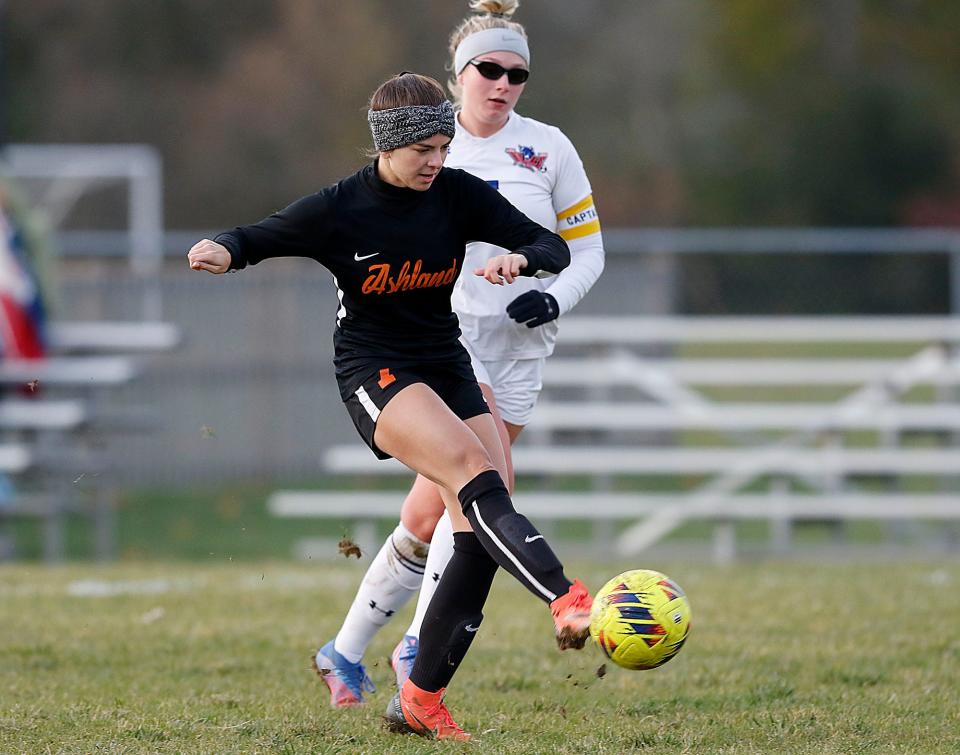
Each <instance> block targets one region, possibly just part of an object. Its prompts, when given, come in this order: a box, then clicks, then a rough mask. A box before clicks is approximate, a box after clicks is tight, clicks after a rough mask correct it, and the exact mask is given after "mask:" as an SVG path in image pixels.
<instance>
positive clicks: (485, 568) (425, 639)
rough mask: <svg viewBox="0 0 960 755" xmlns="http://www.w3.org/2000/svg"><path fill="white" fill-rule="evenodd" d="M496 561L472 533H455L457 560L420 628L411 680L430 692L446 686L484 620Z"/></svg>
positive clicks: (448, 568) (445, 574)
mask: <svg viewBox="0 0 960 755" xmlns="http://www.w3.org/2000/svg"><path fill="white" fill-rule="evenodd" d="M496 573H497V562H496V561H494V560H493V559H492V558H490V556H489V555H488V554H487V551H486V549H485V548H484V547H483V545H481V543H480V541H479V540H478V539H477V536H476V535H474V534H473V533H472V532H454V533H453V556H452V557H451V558H450V561H449V563H448V564H447V566H446V568H445V569H444V570H443V576H442V577H441V578H440V584H438V585H437V591H436V592H435V593H434V594H433V597H432V598H431V599H430V605H429V606H428V607H427V613H426V615H425V616H424V617H423V625H422V627H421V629H420V648H419V650H418V651H417V659H416V661H414V663H413V670H412V671H411V672H410V681H412V682H413V683H414V684H416V685H417V686H418V687H419V688H420V689H422V690H425V691H427V692H436V691H437V690H439V689H442V688H443V687H446V686H447V685H448V684H449V683H450V680H451V679H452V678H453V675H454V674H455V673H456V672H457V668H458V667H459V666H460V662H461V661H463V658H464V656H466V654H467V650H469V649H470V643H471V642H473V638H474V637H475V636H476V634H477V629H479V628H480V622H481V621H483V613H482V611H483V604H484V603H486V602H487V595H489V594H490V585H492V584H493V577H494V575H495V574H496Z"/></svg>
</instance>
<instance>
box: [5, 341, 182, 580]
mask: <svg viewBox="0 0 960 755" xmlns="http://www.w3.org/2000/svg"><path fill="white" fill-rule="evenodd" d="M179 340H180V334H179V330H178V329H177V328H176V327H174V326H172V325H170V324H167V323H158V322H144V323H139V322H85V323H81V322H71V323H62V324H61V323H53V324H52V325H51V327H50V338H49V346H50V350H51V355H50V356H49V357H46V358H42V359H5V360H3V361H0V391H2V392H3V393H4V396H6V397H4V398H2V399H0V438H2V439H3V442H2V443H0V472H2V473H4V474H6V475H7V476H8V477H9V478H10V479H11V480H12V481H13V482H14V490H13V492H12V493H8V495H7V499H5V500H2V501H0V523H2V522H4V521H7V522H9V521H12V520H14V519H23V518H29V519H34V520H39V521H40V523H41V525H42V530H43V536H42V541H43V557H44V560H46V561H59V560H61V559H63V558H64V556H65V526H66V517H67V516H68V515H70V514H79V515H82V516H84V517H86V518H88V520H89V521H90V524H91V527H92V529H93V533H94V535H93V538H92V540H93V542H94V543H95V549H96V555H97V556H98V557H99V558H101V559H105V558H110V557H111V556H112V555H113V551H114V532H113V501H112V500H110V499H109V494H108V492H107V491H106V490H105V489H103V487H102V485H99V484H98V483H97V482H96V481H97V480H102V479H104V478H105V477H106V478H108V477H109V475H106V476H104V475H103V473H104V472H105V471H107V472H108V471H109V468H110V463H111V462H110V459H109V457H108V456H104V454H102V453H97V451H96V450H95V449H93V448H92V447H91V445H92V444H91V442H90V439H91V437H92V436H93V433H94V432H96V433H98V434H99V436H100V437H99V438H98V442H97V445H102V443H103V434H104V433H105V432H116V431H117V430H119V429H122V428H121V426H122V425H123V423H122V422H118V419H122V418H118V417H117V415H116V413H114V412H111V411H110V409H109V403H110V401H109V396H110V392H111V391H113V390H115V389H117V388H119V387H121V386H125V385H128V384H130V383H131V382H133V381H134V380H136V379H137V378H138V377H139V375H140V374H141V372H142V368H143V364H142V363H143V360H144V359H145V357H146V355H147V354H149V353H155V352H162V351H167V350H169V349H172V348H174V347H175V346H176V345H177V344H178V343H179ZM128 424H129V423H128ZM141 424H142V423H141ZM84 477H86V478H87V482H86V483H85V486H84V487H85V491H84V493H83V494H81V493H80V492H79V491H77V490H76V489H75V487H76V486H75V485H74V484H73V483H75V482H76V481H78V480H79V479H82V478H84ZM2 534H3V533H0V535H2ZM0 545H2V546H3V547H2V549H0V550H2V551H3V552H0V557H2V556H3V555H4V554H5V555H6V556H8V557H9V556H15V555H16V550H15V548H16V545H15V543H14V542H13V539H12V537H11V536H10V535H9V534H7V535H6V536H5V537H3V539H2V542H0Z"/></svg>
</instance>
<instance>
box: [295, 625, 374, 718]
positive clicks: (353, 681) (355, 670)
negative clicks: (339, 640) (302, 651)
mask: <svg viewBox="0 0 960 755" xmlns="http://www.w3.org/2000/svg"><path fill="white" fill-rule="evenodd" d="M311 660H312V666H313V670H314V671H316V672H317V674H319V675H320V678H321V679H323V683H324V684H326V685H327V687H329V689H330V705H331V706H332V707H334V708H347V707H349V706H351V705H363V703H364V702H365V701H364V699H363V693H364V692H376V687H374V686H373V680H372V679H370V677H369V676H367V670H366V669H365V668H364V667H363V664H362V663H351V662H350V661H348V660H347V659H346V658H344V657H343V656H342V655H340V653H338V652H337V651H336V650H334V647H333V640H330V642H328V643H327V644H326V645H324V646H323V647H322V648H320V649H319V650H318V651H317V652H316V654H315V655H314V656H313V658H312V659H311Z"/></svg>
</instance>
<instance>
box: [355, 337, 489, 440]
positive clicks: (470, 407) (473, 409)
mask: <svg viewBox="0 0 960 755" xmlns="http://www.w3.org/2000/svg"><path fill="white" fill-rule="evenodd" d="M414 383H424V384H425V385H427V386H428V387H429V388H431V389H432V390H433V392H434V393H436V394H437V395H438V396H439V397H440V398H441V399H442V400H443V402H444V403H445V404H446V405H447V406H448V407H450V410H451V411H452V412H453V413H454V414H456V415H457V416H458V417H459V418H460V419H470V418H471V417H476V416H477V415H480V414H489V413H490V408H489V407H488V406H487V402H486V399H484V397H483V393H482V392H481V391H480V386H479V385H478V384H477V379H476V377H475V376H474V374H473V368H472V367H471V366H470V358H469V356H467V353H466V351H464V358H463V359H457V360H455V361H453V362H447V363H442V364H424V363H422V362H421V363H417V364H409V363H397V362H396V361H394V362H393V363H392V364H391V360H389V359H385V360H384V363H383V364H375V365H372V364H368V365H366V366H365V367H357V368H354V369H351V370H350V372H349V373H347V374H341V371H340V370H337V384H338V385H339V386H340V396H341V398H342V399H343V403H344V404H346V405H347V412H349V414H350V419H352V420H353V424H354V426H355V427H356V428H357V432H359V433H360V437H361V438H363V440H364V442H365V443H366V444H367V445H368V446H370V450H372V451H373V453H374V454H375V455H376V456H377V458H378V459H389V458H390V454H388V453H385V452H384V451H382V450H381V449H379V448H378V447H377V444H376V443H374V442H373V433H374V431H375V430H376V429H377V419H378V418H379V417H380V412H381V411H382V410H383V408H384V407H385V406H386V405H387V403H389V401H390V399H392V398H393V397H394V396H395V395H397V393H399V392H400V390H401V389H403V388H406V387H407V386H408V385H413V384H414Z"/></svg>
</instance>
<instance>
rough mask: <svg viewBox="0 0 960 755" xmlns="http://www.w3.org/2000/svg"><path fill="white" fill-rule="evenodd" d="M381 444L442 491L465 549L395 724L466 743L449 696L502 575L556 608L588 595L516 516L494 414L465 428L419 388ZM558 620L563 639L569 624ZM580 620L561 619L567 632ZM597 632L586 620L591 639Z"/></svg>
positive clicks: (458, 553)
mask: <svg viewBox="0 0 960 755" xmlns="http://www.w3.org/2000/svg"><path fill="white" fill-rule="evenodd" d="M375 442H376V444H377V446H378V447H379V448H381V449H383V450H384V451H386V452H387V453H389V454H391V455H392V456H394V457H396V458H397V459H399V460H400V461H402V462H404V463H405V464H407V466H409V467H411V468H412V469H414V470H416V471H417V472H419V473H420V474H423V475H424V476H426V477H428V478H430V479H432V480H433V481H435V482H436V483H437V484H438V485H440V486H441V487H442V491H441V494H442V496H443V498H444V503H445V505H446V506H447V511H448V512H449V514H450V518H451V522H452V524H453V529H454V533H455V534H454V538H455V540H456V545H455V553H454V557H453V559H451V562H450V564H449V565H448V567H447V569H446V571H445V572H444V575H443V577H442V579H441V582H440V585H439V586H438V588H437V592H436V594H435V595H434V598H433V601H431V605H430V608H429V609H428V612H429V614H428V618H429V621H428V623H427V625H426V626H425V628H424V631H423V633H422V636H421V645H422V649H421V652H420V654H419V655H418V657H417V660H416V663H415V665H414V668H413V672H412V673H411V676H410V678H409V679H408V680H407V682H406V683H405V684H404V686H403V688H402V689H401V690H400V692H399V693H398V697H397V698H396V699H395V700H394V701H393V702H392V703H391V705H390V707H388V710H387V718H388V723H389V724H390V725H391V726H392V727H393V728H395V729H397V728H399V729H402V730H404V731H409V732H412V733H416V734H421V735H424V736H451V737H456V738H463V737H465V736H467V735H465V734H464V733H463V732H462V730H460V729H459V727H456V726H455V724H453V720H452V718H450V716H449V712H448V711H447V709H446V707H445V705H444V704H443V697H442V696H443V692H444V690H445V688H446V686H447V683H448V682H449V681H450V679H451V678H452V677H453V674H454V672H455V671H456V668H457V667H458V666H459V664H460V662H461V661H462V659H463V657H464V656H465V655H466V652H467V650H468V649H469V646H470V643H471V642H472V641H473V638H474V636H475V634H476V632H477V630H478V629H479V626H480V622H481V621H482V619H483V614H482V613H481V609H482V607H483V603H484V602H485V600H486V596H487V593H488V592H489V589H490V585H491V584H492V582H493V575H494V573H495V571H496V565H497V564H499V565H501V566H503V567H504V568H506V569H507V570H508V571H510V572H511V574H513V576H514V577H516V578H517V579H518V580H520V581H521V582H522V583H523V584H524V585H525V586H526V587H527V588H528V589H529V590H530V591H531V592H533V593H534V594H535V595H537V596H538V597H540V598H541V599H542V600H544V601H546V602H549V603H552V604H554V605H555V604H556V603H557V602H558V601H557V599H558V598H561V602H562V601H563V600H564V599H565V598H566V596H568V595H569V594H574V593H577V591H578V589H582V588H580V587H579V583H577V584H575V585H572V584H571V583H570V581H569V580H568V579H567V578H566V576H565V575H564V574H563V567H562V565H561V564H560V562H559V560H558V559H557V558H556V556H555V555H554V553H553V551H552V550H551V549H550V548H549V546H548V545H547V543H546V542H545V539H544V537H543V535H542V534H540V533H538V532H537V531H536V529H535V528H534V527H533V525H532V524H531V523H530V522H529V520H527V519H526V517H523V516H522V515H520V514H518V513H517V512H516V511H515V510H514V508H513V503H512V501H511V500H510V496H509V494H508V493H507V490H506V487H505V486H504V483H503V480H504V477H505V475H506V467H505V455H504V451H503V446H502V444H501V441H500V437H499V433H498V431H497V427H496V424H495V423H494V420H493V418H492V417H491V416H490V415H489V414H482V415H478V416H476V417H472V418H470V419H468V420H465V421H461V420H459V419H458V418H457V417H456V415H454V414H453V412H452V411H450V409H449V408H448V407H447V406H446V405H445V404H444V403H443V402H442V401H441V400H440V398H439V397H438V396H437V395H436V394H435V393H434V392H433V391H432V390H430V389H429V388H428V387H427V386H425V385H423V384H414V385H410V386H407V387H406V388H404V389H403V390H401V391H400V392H399V393H398V394H397V395H396V396H395V397H394V398H393V400H392V401H391V402H390V403H389V404H388V405H387V406H386V407H385V408H384V409H383V410H382V412H381V414H380V417H379V419H378V422H377V430H376V434H375ZM471 528H472V530H473V531H472V532H471V531H470V530H471ZM553 613H554V620H555V622H556V623H557V627H558V630H559V629H560V628H561V618H558V612H557V611H556V610H554V611H553ZM571 615H572V614H571V613H570V612H569V611H565V612H564V613H563V614H562V622H566V625H567V626H569V625H570V620H571ZM588 622H589V618H588V617H587V620H586V621H585V622H583V626H582V632H583V637H584V639H585V637H586V631H587V624H588ZM582 644H583V643H582V641H581V642H580V645H581V646H582ZM445 730H446V731H448V732H449V733H448V734H443V732H444V731H445Z"/></svg>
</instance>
